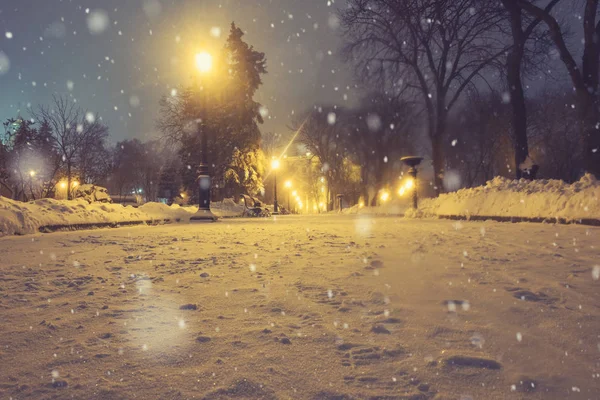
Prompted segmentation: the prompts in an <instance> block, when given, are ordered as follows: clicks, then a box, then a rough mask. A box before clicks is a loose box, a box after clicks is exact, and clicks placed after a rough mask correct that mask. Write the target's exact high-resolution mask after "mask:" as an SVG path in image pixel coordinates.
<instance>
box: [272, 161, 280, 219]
mask: <svg viewBox="0 0 600 400" xmlns="http://www.w3.org/2000/svg"><path fill="white" fill-rule="evenodd" d="M271 168H272V169H273V215H277V214H279V205H278V204H277V169H278V168H279V160H278V159H275V160H273V161H271Z"/></svg>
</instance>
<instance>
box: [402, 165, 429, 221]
mask: <svg viewBox="0 0 600 400" xmlns="http://www.w3.org/2000/svg"><path fill="white" fill-rule="evenodd" d="M400 161H402V162H403V163H404V164H406V165H408V166H409V167H410V168H409V169H408V174H409V175H410V176H412V178H413V185H412V187H413V208H414V209H415V210H416V209H417V166H418V165H419V164H421V161H423V157H416V156H408V157H402V158H401V159H400Z"/></svg>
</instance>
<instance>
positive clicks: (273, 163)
mask: <svg viewBox="0 0 600 400" xmlns="http://www.w3.org/2000/svg"><path fill="white" fill-rule="evenodd" d="M279 165H280V163H279V160H278V159H275V160H273V161H271V168H273V169H277V168H279Z"/></svg>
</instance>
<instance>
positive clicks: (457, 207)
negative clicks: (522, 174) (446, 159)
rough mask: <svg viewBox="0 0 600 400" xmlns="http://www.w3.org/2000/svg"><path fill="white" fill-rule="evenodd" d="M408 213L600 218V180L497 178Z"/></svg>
mask: <svg viewBox="0 0 600 400" xmlns="http://www.w3.org/2000/svg"><path fill="white" fill-rule="evenodd" d="M405 215H406V216H407V217H414V216H445V215H459V216H465V217H469V216H490V217H525V218H562V219H566V220H577V219H585V218H592V219H600V182H598V181H597V180H596V179H595V178H594V177H593V176H592V175H589V174H587V175H585V176H583V177H582V178H581V179H580V180H579V181H577V182H575V183H573V184H568V183H565V182H564V181H561V180H553V179H551V180H543V179H540V180H535V181H528V180H524V179H521V180H511V179H507V178H502V177H496V178H494V179H493V180H491V181H488V182H487V183H486V185H485V186H478V187H475V188H471V189H462V190H459V191H457V192H454V193H448V194H443V195H441V196H439V197H438V198H435V199H425V200H422V201H421V202H420V203H419V211H418V213H415V212H414V211H413V210H407V212H406V214H405Z"/></svg>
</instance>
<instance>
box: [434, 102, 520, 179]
mask: <svg viewBox="0 0 600 400" xmlns="http://www.w3.org/2000/svg"><path fill="white" fill-rule="evenodd" d="M457 111H458V112H457V113H454V114H453V115H451V116H450V118H449V123H448V134H449V138H450V139H451V141H450V142H449V143H447V145H446V150H445V151H446V154H447V160H448V164H449V165H448V167H449V168H451V169H453V170H454V171H456V172H458V173H459V174H458V176H459V179H448V180H447V181H446V184H447V187H446V189H447V190H456V189H458V188H460V187H472V186H475V185H481V184H484V183H485V182H486V181H488V180H490V179H492V178H493V177H494V176H495V175H497V174H499V173H500V171H501V168H500V166H506V161H505V154H506V152H507V150H508V151H510V149H511V148H514V145H513V142H512V141H511V140H510V139H511V138H510V137H509V135H508V131H509V129H510V122H509V112H510V110H509V108H508V106H507V105H505V104H502V101H501V98H500V95H499V94H498V93H497V92H485V93H483V94H482V93H479V92H478V91H470V92H469V96H468V97H467V99H466V101H465V102H464V103H463V104H461V108H460V109H458V110H457ZM526 132H527V130H526Z"/></svg>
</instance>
